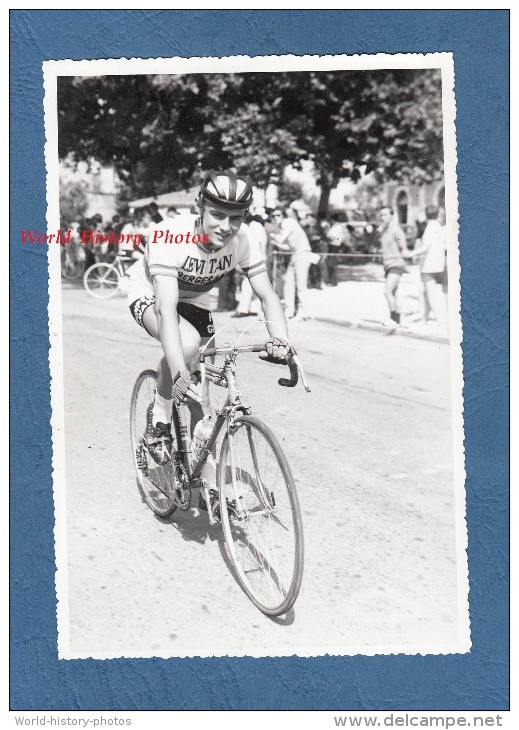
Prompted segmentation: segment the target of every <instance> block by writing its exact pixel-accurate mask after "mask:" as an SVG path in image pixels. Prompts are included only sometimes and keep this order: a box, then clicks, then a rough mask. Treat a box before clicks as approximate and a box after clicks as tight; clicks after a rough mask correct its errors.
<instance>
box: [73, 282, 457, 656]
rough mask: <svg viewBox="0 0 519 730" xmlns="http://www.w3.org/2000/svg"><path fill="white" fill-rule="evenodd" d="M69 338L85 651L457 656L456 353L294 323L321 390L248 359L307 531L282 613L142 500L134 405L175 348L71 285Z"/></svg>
mask: <svg viewBox="0 0 519 730" xmlns="http://www.w3.org/2000/svg"><path fill="white" fill-rule="evenodd" d="M227 321H230V320H229V315H227V314H223V315H216V322H217V326H219V325H221V324H222V323H225V322H227ZM63 329H64V362H65V411H66V412H65V426H66V475H67V486H66V500H67V510H66V513H67V530H66V543H67V550H68V568H69V570H68V583H69V616H70V624H69V631H70V656H80V657H87V656H94V657H120V656H166V657H167V656H211V655H226V654H228V655H231V656H236V655H238V656H239V655H253V656H254V655H287V654H288V655H290V654H300V655H318V654H324V653H329V654H343V653H368V654H369V653H377V652H378V651H380V650H383V651H385V652H412V651H413V650H416V649H417V648H418V647H419V650H420V651H421V652H432V653H434V652H437V651H445V650H449V648H450V650H453V647H454V648H455V647H456V646H457V642H458V623H457V622H458V618H457V610H458V609H457V571H456V541H455V527H454V489H453V477H452V445H451V426H450V424H451V415H450V384H449V377H448V370H449V348H448V346H447V345H444V344H435V343H431V342H421V341H416V340H406V339H405V338H392V337H384V336H382V335H380V334H379V333H371V332H365V331H359V330H352V329H346V328H341V327H337V326H334V325H327V324H324V323H316V322H306V323H303V324H297V325H294V326H293V328H292V333H291V337H292V339H293V341H294V342H295V343H296V346H297V347H298V349H299V352H300V354H301V356H302V359H303V362H304V363H305V366H306V371H307V375H308V378H309V380H310V381H311V384H312V387H313V392H312V393H311V394H310V395H308V394H306V393H305V392H304V390H303V389H302V388H297V389H294V390H290V391H289V390H285V389H281V388H279V386H277V385H276V380H277V377H279V370H278V369H277V367H272V366H268V365H265V364H263V363H261V362H260V361H259V360H258V359H257V358H256V357H255V356H247V357H246V358H244V360H243V366H242V370H241V378H240V382H241V385H242V388H243V390H244V392H245V393H246V395H247V396H248V398H249V399H250V401H251V402H252V403H253V404H257V406H258V407H257V409H256V414H257V415H259V416H260V417H262V418H264V419H265V420H266V421H267V422H268V423H269V424H270V425H271V426H272V427H273V429H274V431H275V432H276V434H277V435H278V437H279V438H280V440H282V442H283V445H284V448H285V450H286V453H287V456H288V459H289V462H290V463H291V465H292V467H293V471H294V475H295V478H296V482H297V484H298V489H299V494H300V500H301V505H302V511H303V519H304V527H305V539H306V546H305V547H306V559H305V574H304V578H303V586H302V590H301V593H300V596H299V599H298V601H297V603H296V605H295V609H294V611H293V612H291V613H290V614H289V615H288V616H287V617H285V618H281V619H275V620H273V619H270V618H268V617H266V616H264V615H263V614H261V613H260V612H259V611H258V610H257V609H256V608H255V607H254V606H253V604H252V603H251V602H250V601H249V600H248V598H247V597H246V596H245V594H244V593H243V592H242V590H241V589H240V587H239V586H238V584H237V583H236V582H235V580H234V578H233V577H232V574H231V573H230V571H229V569H228V567H227V564H226V556H225V546H224V543H223V537H222V534H221V532H220V530H219V529H217V528H208V526H207V522H206V520H205V518H204V517H196V515H195V513H196V510H194V511H192V512H190V513H181V514H179V513H178V512H177V513H175V514H174V515H173V517H172V518H171V519H169V520H166V521H164V520H160V519H158V518H156V517H155V516H154V515H153V514H152V513H151V511H150V510H149V509H148V507H147V506H146V505H145V503H143V502H142V500H141V497H140V494H139V492H138V490H137V487H136V484H135V476H134V473H133V464H132V460H131V454H130V448H129V434H128V431H129V429H128V410H129V401H130V394H131V389H132V386H133V382H134V380H135V377H136V376H137V374H138V373H139V372H140V371H141V370H142V369H144V368H145V367H150V366H154V365H155V364H156V362H157V360H158V357H159V353H160V347H159V345H158V344H157V343H155V342H154V341H152V340H151V339H150V338H148V337H147V336H146V335H145V334H144V333H143V332H142V331H141V330H140V329H139V328H138V327H137V325H136V324H135V323H134V322H133V320H131V318H130V316H129V314H128V310H127V309H126V304H125V302H124V300H122V299H116V300H110V301H108V302H100V301H97V300H94V299H91V298H89V297H88V295H87V294H86V293H85V292H84V291H81V290H72V289H68V290H65V291H64V292H63ZM61 534H62V542H61V544H64V540H65V536H64V534H63V533H61Z"/></svg>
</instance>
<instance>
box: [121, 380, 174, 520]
mask: <svg viewBox="0 0 519 730" xmlns="http://www.w3.org/2000/svg"><path fill="white" fill-rule="evenodd" d="M156 387H157V373H156V372H155V370H144V371H143V372H142V373H141V374H140V375H139V377H138V378H137V380H136V381H135V385H134V386H133V391H132V397H131V404H130V438H131V446H132V454H133V463H134V465H135V470H136V473H137V483H138V485H139V490H140V492H141V495H142V496H143V498H144V501H145V502H146V504H147V505H148V507H149V508H150V509H151V510H152V511H153V512H154V513H155V514H156V515H157V516H158V517H169V516H170V515H172V514H173V512H174V511H175V510H176V508H177V504H176V502H175V497H174V494H175V491H174V490H175V477H174V476H173V474H172V464H173V463H174V460H173V459H172V460H171V463H169V464H166V465H164V466H159V465H158V464H155V462H154V461H153V459H151V457H150V456H149V455H148V457H147V462H148V467H150V468H149V469H147V470H146V471H145V470H144V469H143V468H142V466H141V465H140V464H139V458H138V453H139V449H140V448H141V437H142V434H143V433H144V431H145V429H146V411H147V407H148V405H149V404H150V402H151V401H152V399H153V396H154V393H155V390H156Z"/></svg>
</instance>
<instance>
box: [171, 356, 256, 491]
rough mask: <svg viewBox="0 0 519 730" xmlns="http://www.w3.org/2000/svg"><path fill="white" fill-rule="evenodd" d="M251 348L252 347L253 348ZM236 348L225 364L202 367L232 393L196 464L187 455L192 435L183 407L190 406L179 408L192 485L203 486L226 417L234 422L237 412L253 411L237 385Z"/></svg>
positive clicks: (182, 451) (182, 452)
mask: <svg viewBox="0 0 519 730" xmlns="http://www.w3.org/2000/svg"><path fill="white" fill-rule="evenodd" d="M248 349H249V350H250V348H248ZM235 350H236V352H233V353H232V354H231V353H230V354H228V355H227V356H226V358H225V364H224V365H223V367H217V366H216V365H213V364H212V363H204V366H203V368H204V370H205V373H204V375H205V377H207V379H208V380H211V381H212V382H213V383H214V384H215V385H218V386H220V387H223V388H228V390H229V395H228V396H227V399H226V400H225V403H224V404H223V406H222V407H221V409H220V410H219V411H218V412H217V414H216V421H215V424H214V427H213V430H212V431H211V435H210V436H209V438H208V439H207V441H206V443H205V445H204V447H203V449H202V452H201V454H200V456H199V458H198V459H197V461H196V462H195V464H191V463H190V459H189V457H188V455H189V454H190V453H191V438H190V434H189V428H188V426H187V420H186V418H185V417H184V414H185V410H184V408H186V407H187V406H185V407H184V408H182V409H179V410H178V420H179V423H178V424H175V428H177V427H178V433H177V437H178V439H179V442H180V444H181V447H182V448H181V449H180V450H179V452H178V453H179V454H180V455H181V456H182V461H183V465H184V468H185V469H186V471H187V474H188V477H189V480H190V482H191V485H190V486H191V489H194V488H195V487H198V486H200V483H199V480H200V474H201V472H202V469H203V468H204V465H205V463H206V461H207V458H208V456H209V454H210V453H211V451H212V449H213V447H214V445H215V443H216V441H217V440H218V436H219V435H220V432H221V430H222V427H223V425H224V423H225V421H228V420H230V421H231V422H232V420H233V419H234V415H235V413H236V412H237V411H242V412H243V413H250V408H249V407H248V406H247V405H245V404H244V403H243V401H242V399H241V394H240V392H239V390H238V389H237V387H236V355H237V348H235ZM240 350H243V348H240Z"/></svg>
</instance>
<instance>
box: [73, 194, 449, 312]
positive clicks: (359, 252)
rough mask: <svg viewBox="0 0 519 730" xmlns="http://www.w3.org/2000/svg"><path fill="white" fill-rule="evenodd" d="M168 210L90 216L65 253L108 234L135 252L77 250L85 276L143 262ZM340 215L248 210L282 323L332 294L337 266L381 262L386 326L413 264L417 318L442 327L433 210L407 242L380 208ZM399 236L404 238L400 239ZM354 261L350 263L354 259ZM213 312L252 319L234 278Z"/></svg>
mask: <svg viewBox="0 0 519 730" xmlns="http://www.w3.org/2000/svg"><path fill="white" fill-rule="evenodd" d="M177 214H178V210H177V209H176V208H174V207H168V208H159V206H158V205H157V204H156V203H151V204H150V205H147V206H144V207H141V208H135V209H133V210H130V209H126V210H122V211H121V212H119V213H118V214H116V215H114V216H113V218H112V220H111V221H110V222H109V223H108V224H103V220H102V217H101V216H100V215H99V214H97V215H95V216H92V217H90V218H86V219H84V220H82V221H81V222H80V223H74V224H73V225H72V228H73V231H74V232H75V233H76V234H77V235H76V236H75V238H74V235H73V241H72V245H74V240H75V243H76V244H77V243H79V238H78V236H79V231H82V230H85V229H87V230H93V231H96V230H99V231H101V232H102V233H104V234H105V236H107V237H109V235H110V233H111V232H113V233H114V234H123V236H125V234H140V237H142V244H141V245H139V246H136V245H135V241H134V239H131V238H130V237H129V236H128V237H127V238H130V240H128V241H126V240H125V241H123V242H122V243H119V244H117V243H109V242H106V243H103V244H101V245H82V246H81V248H82V249H83V251H84V254H83V257H84V262H85V268H86V267H88V266H90V265H91V264H93V263H95V261H96V260H97V261H100V260H101V261H110V260H111V259H113V258H114V257H115V256H116V255H119V256H122V257H124V258H126V259H128V261H129V262H131V261H133V260H135V259H137V258H139V257H140V256H142V255H143V247H144V246H145V245H146V240H147V236H148V234H149V231H150V229H151V227H153V226H155V225H157V224H159V223H160V222H161V221H162V220H163V219H165V218H170V217H174V216H175V215H177ZM350 215H351V214H349V213H348V212H347V211H338V212H336V213H334V214H333V216H330V217H329V218H323V219H318V218H317V217H316V216H315V215H314V214H313V213H312V212H311V211H309V210H307V209H305V210H303V211H301V210H300V209H296V208H295V207H292V206H286V207H276V208H270V209H265V208H259V209H253V210H252V213H248V214H247V217H246V219H245V224H246V225H247V226H248V228H249V235H250V236H251V237H253V238H254V239H255V240H256V241H257V243H258V245H259V247H260V249H261V250H262V251H263V253H264V255H265V258H266V261H267V270H268V273H269V276H270V279H271V281H272V283H273V286H274V288H275V290H276V292H277V293H278V295H279V296H280V298H282V299H283V300H284V305H285V312H286V315H287V317H288V318H294V319H297V320H305V319H307V318H308V317H309V316H311V314H312V313H311V312H310V311H309V305H308V296H307V292H308V289H309V288H315V289H322V288H324V287H326V286H331V287H334V286H337V284H338V273H339V267H340V265H341V264H342V263H345V262H348V263H349V264H351V263H352V262H355V260H357V261H359V260H360V261H362V262H364V263H365V262H366V260H370V259H373V260H375V261H378V262H380V261H381V262H382V263H383V265H384V272H385V287H384V294H385V297H386V300H387V303H388V308H389V316H390V321H391V322H392V323H393V324H394V325H395V326H399V325H402V322H401V317H400V310H399V304H398V286H399V283H400V278H401V276H402V274H403V273H405V272H406V271H407V264H408V263H411V262H412V263H415V264H418V266H419V267H420V271H421V279H422V283H423V289H422V295H423V307H422V312H421V314H422V316H423V318H424V319H425V320H427V318H428V317H429V316H430V315H431V314H432V315H433V316H434V318H435V319H436V320H437V321H438V322H439V323H442V324H445V323H446V320H447V315H446V312H447V307H446V293H447V271H446V248H445V234H444V227H443V226H441V225H440V223H439V221H438V216H439V210H438V208H436V207H435V206H427V208H426V210H425V216H424V220H423V221H416V222H415V226H414V230H415V235H414V236H413V237H412V239H411V238H410V236H409V235H408V232H406V231H404V230H403V228H402V226H401V225H400V224H399V222H398V220H397V217H396V216H395V215H394V212H393V211H392V210H391V208H388V207H384V208H382V209H381V210H380V211H379V212H378V215H377V220H376V221H371V222H370V221H366V220H363V221H358V220H355V219H352V218H351V217H350ZM406 234H407V235H406ZM355 257H357V258H355ZM217 308H218V309H219V310H222V311H230V310H231V311H234V315H233V316H234V317H246V316H250V315H251V314H258V313H259V312H258V308H259V307H258V302H257V301H255V297H254V295H253V292H252V289H251V287H250V284H249V282H248V280H247V279H246V278H244V277H243V276H242V275H241V274H239V273H236V272H235V273H233V274H231V275H230V276H227V277H225V278H224V279H223V280H222V282H221V283H220V285H219V290H218V303H217Z"/></svg>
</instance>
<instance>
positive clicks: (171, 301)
mask: <svg viewBox="0 0 519 730" xmlns="http://www.w3.org/2000/svg"><path fill="white" fill-rule="evenodd" d="M153 285H154V288H155V313H156V315H157V325H158V328H159V336H160V343H161V345H162V349H163V350H164V355H165V357H166V362H167V363H168V365H169V369H170V372H171V375H172V377H173V378H174V377H175V375H176V374H177V373H178V372H180V371H183V370H187V368H186V363H185V360H184V353H183V351H182V340H181V338H180V328H179V325H178V317H177V304H178V281H177V279H176V278H175V277H174V276H154V277H153Z"/></svg>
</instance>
